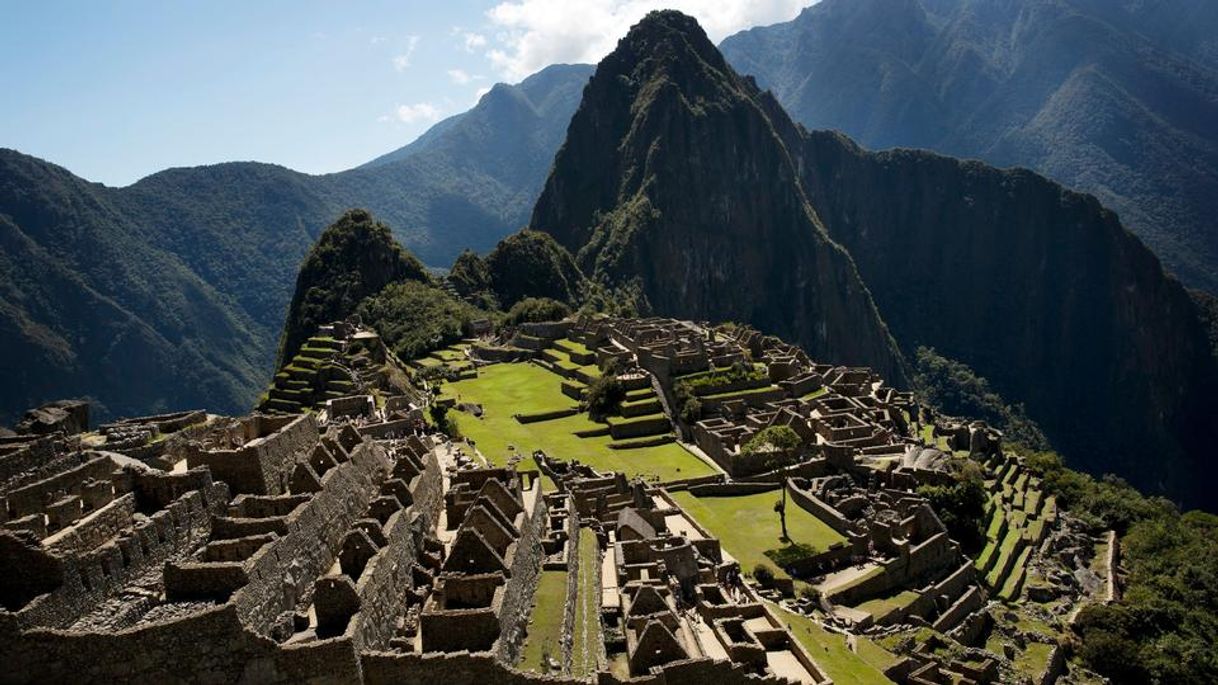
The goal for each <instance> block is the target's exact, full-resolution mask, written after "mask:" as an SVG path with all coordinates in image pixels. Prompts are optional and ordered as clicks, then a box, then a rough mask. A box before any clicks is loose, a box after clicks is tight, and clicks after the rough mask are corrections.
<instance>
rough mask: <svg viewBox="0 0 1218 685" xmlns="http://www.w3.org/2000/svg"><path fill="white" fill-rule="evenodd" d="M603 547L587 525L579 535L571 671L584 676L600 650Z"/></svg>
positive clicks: (594, 667) (591, 669)
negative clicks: (601, 555) (601, 552)
mask: <svg viewBox="0 0 1218 685" xmlns="http://www.w3.org/2000/svg"><path fill="white" fill-rule="evenodd" d="M600 565H601V560H600V548H599V547H597V544H596V533H595V532H593V531H592V530H589V529H585V530H584V531H583V532H582V533H581V534H580V536H579V595H578V597H577V598H576V604H575V626H574V628H573V635H572V636H571V638H572V639H571V675H573V676H575V677H577V678H585V677H587V676H588V674H590V673H592V672H594V671H596V668H597V656H598V654H599V653H600V645H601V642H602V638H601V621H600V601H599V600H600V596H601V586H600V576H599V574H598V571H599V570H600Z"/></svg>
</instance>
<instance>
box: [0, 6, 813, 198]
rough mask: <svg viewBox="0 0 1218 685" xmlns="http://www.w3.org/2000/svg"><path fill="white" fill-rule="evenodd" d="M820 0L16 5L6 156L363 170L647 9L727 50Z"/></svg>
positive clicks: (118, 181)
mask: <svg viewBox="0 0 1218 685" xmlns="http://www.w3.org/2000/svg"><path fill="white" fill-rule="evenodd" d="M808 2H810V0H751V1H746V0H671V1H669V2H653V1H651V0H585V1H583V2H572V1H570V0H508V1H493V0H483V1H478V0H445V1H443V2H414V1H411V2H343V3H339V2H321V1H316V0H293V1H291V2H288V1H285V0H258V1H249V0H247V1H245V2H234V1H231V0H212V1H210V2H202V1H199V0H175V1H173V2H160V1H158V2H152V1H143V0H141V1H135V0H123V1H114V2H102V1H99V0H94V1H84V0H75V1H71V2H68V1H54V0H46V1H39V2H5V3H3V4H0V92H3V93H4V101H5V105H4V106H3V107H0V147H11V148H15V149H17V150H20V151H22V152H25V153H28V154H31V155H35V156H37V157H42V158H44V159H47V160H50V161H52V162H55V163H57V164H61V165H63V166H65V167H67V168H68V169H70V170H71V171H73V172H74V173H76V174H78V175H80V176H83V177H85V178H87V179H89V180H94V181H100V182H103V183H106V184H109V185H126V184H129V183H132V182H134V181H136V180H138V179H139V178H141V177H143V176H145V175H147V174H150V173H153V172H155V171H158V170H160V169H163V168H167V167H172V166H189V165H195V164H209V163H214V162H221V161H230V160H258V161H264V162H273V163H276V164H282V165H284V166H288V167H291V168H293V169H297V170H300V171H305V172H309V173H325V172H331V171H339V170H342V169H346V168H350V167H352V166H355V165H357V164H360V163H362V162H365V161H367V160H369V159H372V158H373V157H376V156H378V155H380V154H383V153H385V152H388V151H390V150H392V149H395V148H397V147H400V146H401V145H404V144H406V143H408V142H410V141H411V140H413V139H414V138H415V137H417V136H418V135H419V134H420V133H422V132H423V131H425V130H426V129H427V128H428V127H429V126H431V125H432V124H433V123H435V121H436V120H438V119H440V118H443V117H445V116H448V115H451V114H456V113H458V112H461V111H464V110H466V109H469V108H470V107H471V106H473V105H474V103H475V102H476V101H477V98H478V97H479V95H480V93H481V91H482V90H483V89H486V88H488V87H489V86H490V85H491V84H493V83H495V82H496V81H507V82H517V81H519V80H521V79H522V78H524V77H525V76H527V75H528V74H530V73H533V72H534V71H536V70H538V69H540V68H542V67H544V66H546V65H547V64H552V63H555V62H594V61H596V60H597V59H599V58H600V57H602V56H604V54H606V53H607V52H608V51H609V50H610V49H612V47H613V44H614V43H615V42H616V40H617V39H618V38H619V37H620V36H621V35H623V34H624V33H625V31H626V30H627V29H628V28H629V26H630V25H631V24H632V23H634V22H635V21H637V20H638V18H639V17H641V16H642V15H643V14H645V13H646V11H647V10H649V9H653V8H656V7H663V6H671V7H676V8H678V9H682V10H684V11H687V12H689V13H691V14H693V15H694V16H696V17H698V19H699V20H700V21H701V22H702V23H703V26H704V27H705V28H706V29H707V32H708V34H710V36H711V38H712V39H713V40H716V41H717V40H720V39H722V38H723V37H724V36H726V35H729V34H730V33H733V32H735V31H737V30H740V29H743V28H748V27H749V26H754V25H758V24H767V23H774V22H776V21H785V20H787V19H790V18H792V17H794V16H795V15H796V14H797V13H798V11H799V8H800V5H802V4H807V3H808Z"/></svg>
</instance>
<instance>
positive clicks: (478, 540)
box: [444, 528, 511, 575]
mask: <svg viewBox="0 0 1218 685" xmlns="http://www.w3.org/2000/svg"><path fill="white" fill-rule="evenodd" d="M444 570H445V571H446V572H448V573H496V572H501V573H503V574H504V575H510V574H511V569H509V568H508V567H507V564H506V563H504V561H503V557H501V556H499V554H498V553H497V552H496V551H495V550H494V548H493V547H491V545H490V543H488V542H487V541H486V538H484V537H482V535H481V534H480V533H478V531H476V530H474V529H473V528H462V529H461V530H459V531H458V532H457V539H456V540H455V541H453V546H452V549H451V550H449V552H448V558H447V559H445V560H444Z"/></svg>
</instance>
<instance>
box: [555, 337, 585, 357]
mask: <svg viewBox="0 0 1218 685" xmlns="http://www.w3.org/2000/svg"><path fill="white" fill-rule="evenodd" d="M554 347H557V348H560V349H562V350H564V351H566V352H575V353H577V354H590V353H591V352H592V351H591V350H589V349H588V347H587V346H586V345H584V344H583V343H578V342H575V341H574V340H570V339H568V338H563V339H562V340H555V341H554Z"/></svg>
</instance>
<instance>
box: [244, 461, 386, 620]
mask: <svg viewBox="0 0 1218 685" xmlns="http://www.w3.org/2000/svg"><path fill="white" fill-rule="evenodd" d="M388 468H389V462H388V459H387V457H386V456H385V453H384V450H383V448H381V447H380V446H377V445H374V444H373V443H370V442H365V443H361V444H360V445H359V446H357V447H356V448H355V449H354V450H352V452H351V458H350V460H349V461H346V462H343V463H342V464H339V465H338V466H336V467H334V468H331V469H330V470H328V471H326V473H325V475H324V476H322V484H323V486H324V489H323V490H322V491H321V492H318V493H317V494H316V495H315V496H314V497H313V498H312V499H310V500H309V501H308V502H307V503H306V504H305V505H303V506H302V507H300V508H299V509H297V510H296V511H295V512H294V513H293V516H291V517H290V518H289V520H288V523H287V525H288V533H287V535H285V536H284V537H282V538H280V539H278V540H276V541H275V542H274V543H273V544H272V545H271V546H270V549H267V550H265V551H263V552H262V553H260V554H259V555H258V557H257V561H256V562H255V563H254V564H253V567H252V568H250V569H249V570H248V574H249V584H248V585H246V586H245V587H244V588H242V589H241V590H240V591H238V592H237V594H236V595H234V597H233V601H234V604H235V605H236V607H237V611H238V614H239V615H240V616H241V619H242V620H243V621H244V622H245V623H246V625H248V626H250V628H251V629H252V630H253V631H255V632H257V633H259V634H269V632H270V630H271V627H272V624H273V623H274V622H275V620H276V619H277V618H278V617H279V615H280V614H281V613H283V612H285V611H292V610H294V609H295V608H296V603H297V602H298V601H299V600H300V598H302V597H304V596H306V593H307V592H310V591H311V589H312V587H313V582H314V581H315V580H316V579H317V577H318V576H320V575H322V574H323V573H325V572H326V571H327V570H328V569H329V568H330V566H331V565H332V564H333V562H334V559H335V557H336V555H337V553H338V549H339V547H340V546H341V544H342V540H343V537H344V536H345V535H346V534H347V531H348V530H349V529H350V528H351V525H352V524H353V523H355V521H356V520H358V519H359V518H361V517H362V516H363V513H364V512H365V511H366V510H367V509H368V504H369V503H370V502H371V501H372V500H373V499H375V498H376V497H377V496H378V495H379V494H380V483H379V481H378V480H377V478H376V476H377V474H378V473H384V472H387V470H388Z"/></svg>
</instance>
